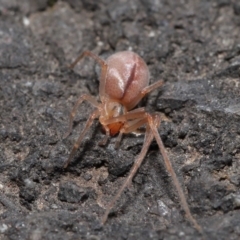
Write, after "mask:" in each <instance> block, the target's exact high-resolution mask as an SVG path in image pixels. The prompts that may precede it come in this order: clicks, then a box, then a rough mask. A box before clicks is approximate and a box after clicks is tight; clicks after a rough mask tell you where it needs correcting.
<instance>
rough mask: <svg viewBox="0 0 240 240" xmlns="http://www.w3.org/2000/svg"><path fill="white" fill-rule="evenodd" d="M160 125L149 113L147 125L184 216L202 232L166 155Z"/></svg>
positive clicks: (156, 117) (158, 118) (156, 118)
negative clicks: (159, 130) (159, 129)
mask: <svg viewBox="0 0 240 240" xmlns="http://www.w3.org/2000/svg"><path fill="white" fill-rule="evenodd" d="M159 125H160V117H159V116H158V115H157V114H156V115H153V116H150V115H149V127H150V128H151V131H152V134H153V135H154V137H155V139H156V141H157V144H158V147H159V149H160V152H161V154H162V156H163V160H164V163H165V166H166V168H167V171H168V172H169V173H170V175H171V177H172V180H173V184H174V185H175V187H176V189H177V192H178V196H179V199H180V202H181V205H182V208H183V209H184V211H185V213H186V217H187V218H188V220H189V221H190V222H191V223H192V224H193V226H194V227H195V228H196V229H197V230H198V231H199V232H202V228H201V226H200V225H199V224H198V223H197V221H196V220H195V218H194V217H193V216H192V214H191V211H190V209H189V206H188V203H187V200H186V198H185V194H184V192H183V189H182V187H181V185H180V183H179V180H178V178H177V175H176V173H175V171H174V169H173V166H172V163H171V161H170V159H169V157H168V155H167V152H166V149H165V147H164V145H163V142H162V139H161V137H160V135H159V133H158V130H157V128H158V126H159Z"/></svg>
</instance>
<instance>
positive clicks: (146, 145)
mask: <svg viewBox="0 0 240 240" xmlns="http://www.w3.org/2000/svg"><path fill="white" fill-rule="evenodd" d="M153 137H154V136H153V134H152V132H151V131H150V129H149V128H148V127H147V130H146V135H145V140H144V144H143V147H142V150H141V152H140V154H139V155H138V157H137V158H136V160H135V162H134V164H133V166H132V168H131V170H130V173H129V176H128V177H127V179H126V180H125V182H124V183H123V185H122V186H121V188H120V189H119V191H118V192H117V194H116V195H115V197H114V198H113V200H112V201H111V202H110V204H109V205H108V206H107V208H106V211H105V214H104V215H103V218H102V224H104V223H105V222H106V221H107V218H108V215H109V213H110V211H111V209H112V208H113V206H114V204H115V203H116V201H117V200H118V199H119V197H120V196H121V194H122V193H123V191H124V189H125V188H126V187H127V186H128V185H129V183H130V182H131V181H132V179H133V177H134V175H135V174H136V172H137V170H138V169H139V167H140V166H141V164H142V161H143V159H144V157H145V156H146V154H147V151H148V148H149V146H150V144H151V142H152V140H153Z"/></svg>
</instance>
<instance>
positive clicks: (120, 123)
mask: <svg viewBox="0 0 240 240" xmlns="http://www.w3.org/2000/svg"><path fill="white" fill-rule="evenodd" d="M85 56H88V57H91V58H93V59H94V60H95V61H97V62H98V64H99V65H100V66H101V76H100V87H99V96H100V103H99V102H98V101H97V100H96V99H95V98H94V97H92V96H90V95H88V94H84V95H82V96H81V97H80V98H79V99H78V100H77V102H76V104H75V106H74V108H73V110H72V111H71V114H70V122H69V129H68V132H67V133H66V134H65V136H64V137H67V136H68V135H69V134H70V133H71V131H72V125H73V119H74V117H75V115H76V112H77V109H78V107H79V105H80V104H81V103H82V102H83V101H84V100H86V101H88V102H90V103H91V104H92V105H93V106H94V107H95V108H96V109H95V110H94V111H93V112H92V113H91V115H90V116H89V118H88V120H87V122H86V125H85V127H84V129H83V131H82V133H81V134H80V136H79V138H78V140H77V141H76V143H75V144H74V147H73V149H72V151H71V153H70V155H69V158H68V160H67V161H66V163H65V165H64V168H66V167H67V166H68V164H69V162H70V161H71V159H72V158H73V156H74V154H75V153H76V150H77V149H78V148H79V146H80V144H81V142H82V140H83V138H84V136H85V134H86V132H87V131H88V129H89V128H90V127H91V125H92V123H93V120H94V119H95V118H99V121H100V123H101V124H102V126H103V128H104V129H105V131H106V136H105V138H104V139H103V141H102V142H101V143H102V144H105V143H106V142H107V140H108V138H109V136H110V135H111V136H114V135H116V134H119V135H118V138H117V140H116V146H118V145H119V143H120V141H121V138H122V135H123V134H124V133H132V132H137V130H138V129H139V128H140V127H142V126H144V125H145V126H146V133H145V140H144V144H143V147H142V150H141V152H140V154H139V155H138V156H137V158H136V160H135V162H134V164H133V166H132V168H131V170H130V174H129V176H128V177H127V179H126V180H125V182H124V184H123V185H122V187H121V188H120V189H119V191H118V193H117V194H116V196H115V197H114V198H113V200H112V201H111V202H110V204H109V205H108V206H107V208H106V211H105V214H104V216H103V218H102V223H103V224H104V223H105V222H106V220H107V218H108V214H109V212H110V210H111V209H112V208H113V206H114V204H115V203H116V201H117V200H118V198H119V197H120V195H121V194H122V192H123V191H124V189H125V188H126V187H127V186H128V185H129V184H130V182H131V181H132V179H133V177H134V175H135V174H136V172H137V170H138V168H139V167H140V165H141V163H142V161H143V159H144V157H145V156H146V154H147V151H148V148H149V146H150V144H151V142H152V140H153V138H155V139H156V141H157V144H158V146H159V149H160V152H161V154H162V156H163V160H164V163H165V166H166V168H167V171H168V172H169V173H170V175H171V177H172V180H173V183H174V185H175V187H176V189H177V192H178V196H179V199H180V202H181V206H182V208H183V209H184V211H185V213H186V217H187V218H188V220H189V221H190V222H191V223H192V224H193V226H194V227H195V228H196V229H197V230H199V231H200V232H201V227H200V226H199V224H198V223H197V221H196V220H195V219H194V218H193V216H192V214H191V212H190V209H189V207H188V203H187V201H186V198H185V195H184V192H183V190H182V187H181V185H180V183H179V181H178V179H177V176H176V173H175V171H174V170H173V167H172V164H171V162H170V160H169V158H168V155H167V152H166V149H165V147H164V145H163V142H162V140H161V137H160V135H159V133H158V127H159V125H160V121H161V120H160V116H159V114H157V113H154V114H149V113H147V112H146V111H145V109H144V108H136V109H134V110H132V109H133V108H134V107H135V106H136V105H137V104H138V103H139V101H140V100H141V99H142V98H143V97H144V96H145V95H146V94H148V93H149V92H151V91H152V90H154V89H156V88H158V87H160V86H162V85H163V81H157V82H155V83H154V84H152V85H150V86H148V84H149V70H148V67H147V65H146V64H145V62H144V60H143V59H142V58H141V57H140V56H139V55H137V54H136V53H134V52H131V51H123V52H118V53H115V54H113V55H111V56H110V57H108V58H107V59H106V61H104V60H103V59H101V58H100V57H98V56H97V55H95V54H93V53H92V52H89V51H85V52H83V53H82V54H81V55H80V56H79V57H78V58H77V59H76V60H75V61H74V62H73V63H72V64H71V66H70V67H71V68H73V67H74V66H75V65H76V64H77V63H78V61H80V60H81V59H82V58H83V57H85Z"/></svg>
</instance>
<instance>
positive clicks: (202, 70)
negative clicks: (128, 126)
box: [0, 0, 240, 240]
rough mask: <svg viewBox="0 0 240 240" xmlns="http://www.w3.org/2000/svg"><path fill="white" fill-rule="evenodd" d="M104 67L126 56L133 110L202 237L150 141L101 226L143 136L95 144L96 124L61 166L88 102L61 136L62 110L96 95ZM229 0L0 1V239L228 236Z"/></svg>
mask: <svg viewBox="0 0 240 240" xmlns="http://www.w3.org/2000/svg"><path fill="white" fill-rule="evenodd" d="M84 50H91V51H93V52H94V53H96V54H97V55H99V56H100V57H102V58H103V59H106V57H108V56H109V55H111V54H113V53H115V52H117V51H122V50H132V51H134V52H136V53H138V54H139V55H140V56H141V57H142V58H143V59H144V60H145V61H146V63H147V65H148V66H149V69H150V72H151V83H153V82H155V81H157V80H159V79H163V80H164V82H165V84H164V87H162V88H161V89H158V90H156V91H154V92H153V93H152V94H150V95H149V96H148V97H147V98H146V99H144V101H143V102H142V103H141V104H140V105H141V106H146V109H147V110H148V111H149V112H155V111H157V112H160V113H161V114H162V116H163V121H162V124H161V126H160V128H159V132H160V135H161V137H162V139H163V142H164V144H165V146H166V149H167V152H168V155H169V157H170V159H171V161H172V163H173V166H174V169H175V170H176V173H177V176H178V178H179V181H180V182H181V185H182V186H183V189H184V192H185V194H186V198H187V201H188V204H189V206H190V209H191V212H192V214H193V216H194V217H195V218H196V220H197V221H198V223H199V224H200V225H201V226H202V228H203V232H204V234H203V235H201V234H200V233H199V232H198V231H197V230H196V229H194V228H193V226H192V225H191V224H190V223H189V221H188V220H187V219H186V217H185V214H184V212H183V210H182V208H181V205H180V203H179V199H178V195H177V192H176V190H175V188H174V185H173V184H172V180H171V178H170V176H169V174H168V172H167V171H166V168H165V166H164V164H163V160H162V156H161V154H160V153H159V150H158V147H157V144H156V142H155V141H154V142H153V143H152V144H151V146H150V149H149V151H148V154H147V156H146V158H145V160H144V163H143V164H142V166H141V167H140V169H139V171H138V172H137V174H136V176H135V177H134V179H133V183H132V184H131V186H129V188H128V189H126V191H125V192H124V194H123V195H122V196H121V198H120V200H119V201H118V202H117V203H116V205H115V206H114V208H113V209H112V211H111V214H110V215H109V218H108V221H107V222H106V224H105V225H103V226H102V225H101V223H100V220H101V217H102V216H103V214H104V210H105V208H106V206H107V204H108V203H109V202H110V201H111V200H112V198H113V196H114V195H115V194H116V192H117V190H118V189H119V187H120V186H121V185H122V183H123V182H124V180H125V179H126V177H127V176H128V173H129V170H130V168H131V166H132V164H133V162H134V159H135V157H136V156H137V154H138V153H139V152H140V150H141V147H142V144H143V141H144V136H135V135H132V134H129V135H126V136H125V137H124V139H123V141H122V142H121V146H120V148H119V150H115V149H114V142H115V140H116V138H112V139H111V140H110V141H109V143H108V144H107V145H106V146H105V147H101V146H99V144H98V143H99V142H100V140H101V139H103V137H104V133H103V132H102V131H101V126H100V124H99V123H98V121H96V122H95V123H94V126H93V127H92V128H91V130H90V131H89V132H88V134H87V136H86V137H85V139H84V141H83V144H82V145H81V147H80V148H79V150H78V152H77V153H76V156H75V157H74V159H73V160H72V162H71V163H70V165H69V166H68V167H67V168H66V169H63V165H64V162H65V161H66V160H67V158H68V156H69V152H70V150H71V148H72V147H73V145H74V142H75V141H76V139H77V138H78V136H79V134H80V132H81V129H82V128H83V126H84V124H85V122H86V120H87V118H88V116H89V114H90V113H91V112H92V107H91V106H90V105H89V104H88V103H83V104H82V105H81V107H80V108H79V111H78V114H77V116H76V118H75V121H74V128H73V132H72V134H71V135H70V136H69V137H67V138H66V139H63V135H64V134H65V133H66V131H67V128H68V120H69V112H70V111H71V109H72V107H73V104H74V103H75V101H76V100H77V98H78V97H79V96H81V95H82V94H83V93H89V94H91V95H93V96H96V98H97V97H98V78H99V77H98V76H99V67H97V66H96V64H95V63H94V62H93V61H92V60H89V59H86V60H83V61H81V63H79V64H78V65H77V66H76V67H75V69H74V70H71V69H69V68H68V65H69V64H70V63H71V62H72V61H73V60H74V59H75V58H76V57H77V56H78V55H79V54H80V53H81V52H82V51H84ZM239 95H240V3H239V1H238V0H213V1H207V0H193V1H175V0H170V1H169V0H162V1H160V0H159V1H158V0H157V1H156V0H132V1H124V0H119V1H110V0H101V1H93V0H90V1H86V0H82V1H77V0H68V1H56V0H41V1H40V0H22V1H15V0H0V107H1V111H0V172H1V175H0V203H1V204H0V239H4V240H5V239H11V240H15V239H31V240H39V239H51V240H53V239H64V240H68V239H92V240H93V239H203V238H204V239H218V240H219V239H239V238H240V161H239V160H240V98H239Z"/></svg>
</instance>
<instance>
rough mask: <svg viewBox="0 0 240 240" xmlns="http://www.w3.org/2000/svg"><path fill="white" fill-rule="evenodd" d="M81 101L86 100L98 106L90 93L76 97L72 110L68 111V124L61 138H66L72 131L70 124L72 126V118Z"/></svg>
mask: <svg viewBox="0 0 240 240" xmlns="http://www.w3.org/2000/svg"><path fill="white" fill-rule="evenodd" d="M83 101H88V102H90V103H91V104H92V105H93V106H94V107H98V106H99V103H98V102H97V101H96V99H95V98H94V97H92V96H91V95H88V94H83V95H82V96H81V97H80V98H78V100H77V102H76V103H75V105H74V107H73V109H72V111H71V112H70V115H69V125H68V131H67V132H66V133H65V134H64V136H63V138H66V137H68V136H69V134H70V133H71V132H72V126H73V119H74V117H75V115H76V113H77V109H78V107H79V105H80V104H81V103H82V102H83Z"/></svg>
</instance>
